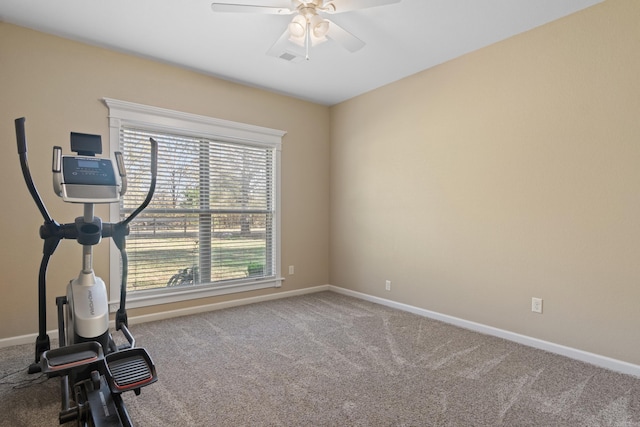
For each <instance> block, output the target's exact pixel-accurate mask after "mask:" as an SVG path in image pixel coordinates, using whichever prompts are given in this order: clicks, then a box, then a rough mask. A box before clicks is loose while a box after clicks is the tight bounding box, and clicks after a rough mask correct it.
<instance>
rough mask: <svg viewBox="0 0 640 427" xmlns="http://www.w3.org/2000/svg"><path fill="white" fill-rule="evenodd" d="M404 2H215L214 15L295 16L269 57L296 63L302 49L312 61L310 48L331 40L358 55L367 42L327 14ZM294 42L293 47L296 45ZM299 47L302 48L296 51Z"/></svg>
mask: <svg viewBox="0 0 640 427" xmlns="http://www.w3.org/2000/svg"><path fill="white" fill-rule="evenodd" d="M400 1H401V0H283V1H282V6H271V5H269V6H266V5H265V6H262V5H253V4H237V3H234V4H231V3H217V2H214V3H211V9H212V10H213V11H214V12H231V13H260V14H272V15H295V16H294V17H293V19H292V20H291V22H290V23H289V25H288V27H287V29H286V30H285V32H284V33H283V34H282V36H280V38H279V39H278V40H277V41H276V42H275V43H274V45H273V46H272V47H271V48H270V49H269V51H268V52H267V54H268V55H272V56H277V57H280V58H282V59H285V60H288V61H292V62H295V59H300V58H301V57H302V56H301V55H300V54H299V48H303V49H304V50H305V52H304V57H305V59H307V60H308V59H309V48H310V46H315V45H317V44H319V43H323V42H325V41H327V39H331V40H333V41H335V42H337V43H338V44H340V45H341V46H343V47H344V48H345V49H347V50H348V51H350V52H356V51H358V50H360V49H362V47H363V46H364V45H365V42H363V41H362V40H360V39H359V38H358V37H356V36H354V35H353V34H351V33H350V32H348V31H347V30H345V29H344V28H342V27H340V26H338V25H337V24H336V23H335V22H333V21H330V20H329V19H327V18H325V17H324V16H323V15H324V14H334V13H341V12H348V11H352V10H358V9H367V8H371V7H377V6H385V5H388V4H393V3H399V2H400ZM292 43H293V45H292ZM296 46H297V47H298V48H296Z"/></svg>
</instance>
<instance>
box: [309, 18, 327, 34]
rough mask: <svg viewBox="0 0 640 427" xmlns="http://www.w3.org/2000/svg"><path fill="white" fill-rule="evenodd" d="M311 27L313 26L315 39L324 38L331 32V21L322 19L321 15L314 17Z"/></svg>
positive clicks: (311, 20)
mask: <svg viewBox="0 0 640 427" xmlns="http://www.w3.org/2000/svg"><path fill="white" fill-rule="evenodd" d="M309 25H311V32H312V33H313V35H314V36H315V37H318V38H321V37H324V36H325V35H326V34H327V33H328V32H329V21H328V20H326V19H322V17H321V16H319V15H314V16H313V17H312V18H311V19H310V20H309Z"/></svg>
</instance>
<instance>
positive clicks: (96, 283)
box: [67, 271, 109, 344]
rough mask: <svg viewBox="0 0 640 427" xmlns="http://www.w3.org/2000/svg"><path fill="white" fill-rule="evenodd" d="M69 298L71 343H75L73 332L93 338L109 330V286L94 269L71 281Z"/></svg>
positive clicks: (68, 291) (68, 289)
mask: <svg viewBox="0 0 640 427" xmlns="http://www.w3.org/2000/svg"><path fill="white" fill-rule="evenodd" d="M67 300H68V302H69V315H70V316H69V318H68V322H69V324H68V325H67V326H68V328H69V329H68V331H67V332H68V336H67V339H68V340H69V343H70V344H74V342H73V341H74V336H73V335H74V334H73V332H75V333H76V334H77V335H79V336H80V337H82V338H89V339H91V338H96V337H99V336H100V335H102V334H104V333H105V332H107V331H108V330H109V304H108V297H107V287H106V285H105V283H104V281H103V280H102V279H101V278H100V277H97V276H96V275H95V274H94V272H93V271H91V272H89V273H87V272H84V271H81V272H80V274H79V275H78V277H77V278H75V279H73V280H72V281H70V282H69V285H68V286H67ZM74 316H75V318H74Z"/></svg>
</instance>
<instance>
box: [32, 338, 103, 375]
mask: <svg viewBox="0 0 640 427" xmlns="http://www.w3.org/2000/svg"><path fill="white" fill-rule="evenodd" d="M102 359H104V352H103V351H102V346H101V345H100V344H99V343H97V342H94V341H91V342H84V343H80V344H73V345H68V346H65V347H59V348H56V349H53V350H47V351H45V352H44V353H42V356H41V358H40V366H41V367H42V372H44V373H45V374H47V375H48V376H50V377H54V376H59V375H66V374H67V373H68V372H69V371H70V370H71V369H74V368H77V367H80V366H84V365H90V364H92V363H95V362H99V361H101V360H102Z"/></svg>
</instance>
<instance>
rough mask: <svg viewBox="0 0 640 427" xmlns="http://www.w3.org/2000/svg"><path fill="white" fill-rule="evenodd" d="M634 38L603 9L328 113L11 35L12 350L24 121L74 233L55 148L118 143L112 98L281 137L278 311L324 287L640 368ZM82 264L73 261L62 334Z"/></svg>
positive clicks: (20, 263) (23, 33)
mask: <svg viewBox="0 0 640 427" xmlns="http://www.w3.org/2000/svg"><path fill="white" fill-rule="evenodd" d="M638 22H640V3H638V2H637V1H636V0H609V1H606V2H604V3H602V4H600V5H597V6H595V7H592V8H590V9H587V10H585V11H583V12H580V13H577V14H575V15H572V16H569V17H567V18H565V19H562V20H559V21H556V22H554V23H551V24H548V25H545V26H543V27H540V28H537V29H535V30H532V31H530V32H527V33H525V34H522V35H519V36H516V37H513V38H511V39H509V40H506V41H504V42H501V43H498V44H496V45H493V46H490V47H488V48H485V49H482V50H480V51H478V52H474V53H471V54H469V55H466V56H464V57H462V58H459V59H457V60H454V61H451V62H449V63H446V64H444V65H442V66H438V67H435V68H433V69H431V70H427V71H425V72H423V73H420V74H417V75H415V76H412V77H410V78H407V79H404V80H402V81H400V82H397V83H395V84H392V85H389V86H386V87H384V88H381V89H379V90H376V91H373V92H371V93H368V94H365V95H363V96H360V97H358V98H355V99H353V100H350V101H347V102H345V103H342V104H340V105H338V106H335V107H333V108H331V109H329V108H326V107H322V106H318V105H314V104H311V103H307V102H303V101H298V100H294V99H291V98H287V97H284V96H279V95H274V94H270V93H267V92H264V91H261V90H258V89H252V88H247V87H243V86H239V85H236V84H232V83H227V82H223V81H221V80H217V79H214V78H211V77H207V76H204V75H201V74H197V73H193V72H189V71H185V70H182V69H179V68H176V67H172V66H169V65H164V64H159V63H156V62H152V61H147V60H144V59H138V58H134V57H131V56H127V55H123V54H119V53H114V52H111V51H108V50H104V49H99V48H95V47H90V46H86V45H83V44H80V43H74V42H70V41H67V40H63V39H60V38H56V37H52V36H47V35H44V34H41V33H37V32H34V31H30V30H27V29H23V28H19V27H15V26H12V25H9V24H3V23H0V94H1V98H0V140H1V141H4V142H3V144H4V145H3V147H4V153H5V154H4V155H3V156H0V165H1V167H0V179H2V182H3V183H4V184H5V185H2V186H0V197H1V199H2V200H3V206H2V209H1V210H0V227H1V228H0V232H1V233H2V234H1V236H2V242H1V243H0V250H1V251H2V252H1V255H2V256H1V257H0V271H2V273H1V274H2V276H1V278H2V279H1V280H2V282H1V283H0V289H1V292H2V293H1V295H2V296H1V298H0V313H2V314H1V315H0V316H1V319H2V321H1V322H0V339H2V338H6V337H12V336H16V335H21V334H30V333H34V332H35V331H36V326H37V316H36V278H37V266H38V263H39V260H40V253H41V241H40V240H39V239H38V238H37V227H38V226H39V224H40V223H41V219H40V217H39V216H38V213H37V211H36V208H35V206H34V205H33V203H32V201H31V200H30V198H29V196H28V194H27V191H26V189H25V187H24V184H23V183H22V181H21V177H20V171H19V166H18V159H17V155H16V152H15V136H14V129H13V120H14V119H15V118H17V117H20V116H26V117H27V136H28V139H29V142H30V163H31V166H32V168H33V171H34V176H35V179H36V181H37V183H38V185H39V187H40V189H41V192H42V193H43V196H44V197H45V200H46V202H47V204H48V205H49V206H50V210H51V211H52V213H53V214H54V216H55V217H56V218H58V219H59V220H61V221H64V222H67V221H68V220H69V219H70V218H73V217H75V216H77V215H78V212H77V207H74V206H72V205H66V204H64V203H62V202H61V200H59V199H57V198H56V197H55V196H54V195H53V193H52V191H51V184H50V182H51V177H50V172H49V167H50V156H51V146H52V145H63V146H67V144H68V132H69V131H70V130H74V131H81V132H91V133H101V134H102V135H105V136H106V135H107V119H106V114H107V110H106V107H105V106H104V105H103V104H102V103H101V102H100V101H99V100H100V99H101V98H102V97H111V98H117V99H123V100H128V101H133V102H138V103H143V104H149V105H155V106H159V107H165V108H171V109H176V110H182V111H187V112H192V113H196V114H203V115H208V116H212V117H219V118H222V119H227V120H234V121H239V122H245V123H251V124H256V125H260V126H266V127H271V128H277V129H282V130H286V131H287V132H288V133H287V135H286V137H285V139H284V144H283V262H282V264H283V271H284V272H286V266H287V265H291V264H294V265H295V266H296V274H295V275H294V276H288V277H287V280H286V282H285V285H284V287H283V288H282V290H283V291H286V290H290V289H299V288H302V287H305V286H313V285H320V284H325V283H332V284H334V285H337V286H343V287H346V288H349V289H353V290H357V291H361V292H365V293H368V294H372V295H377V296H381V297H384V298H389V299H392V300H395V301H399V302H403V303H408V304H411V305H414V306H417V307H422V308H426V309H430V310H434V311H437V312H440V313H444V314H448V315H452V316H457V317H460V318H463V319H467V320H470V321H475V322H480V323H482V324H486V325H490V326H494V327H498V328H502V329H505V330H508V331H512V332H515V333H521V334H524V335H528V336H531V337H536V338H540V339H543V340H547V341H551V342H554V343H558V344H563V345H567V346H570V347H574V348H577V349H582V350H585V351H589V352H594V353H597V354H602V355H605V356H609V357H613V358H616V359H620V360H624V361H628V362H631V363H636V364H640V353H638V351H637V349H638V348H640V335H639V334H638V332H637V331H638V325H640V310H639V309H638V306H639V303H640V283H639V280H638V279H639V278H640V262H638V260H639V259H640V192H639V191H638V186H639V184H640V168H639V167H638V165H639V164H640V120H639V119H638V117H640V114H639V113H640V79H639V78H638V76H640V57H639V56H638V52H639V51H640V28H639V26H638V25H637V23H638ZM107 141H108V139H105V142H107ZM99 214H100V215H101V216H103V217H106V213H99ZM329 255H330V256H329ZM107 256H108V254H107V250H106V243H103V244H101V245H100V248H99V249H98V251H97V255H96V258H97V260H98V265H97V270H98V273H99V274H100V275H101V276H103V277H107V276H108V273H107ZM78 264H79V247H78V246H77V245H75V244H74V243H72V242H63V243H62V245H61V247H60V249H59V250H58V252H57V253H56V255H55V256H54V259H53V261H52V266H51V270H50V275H49V278H50V287H49V303H48V306H49V312H50V313H49V314H50V316H49V318H50V322H49V327H50V328H53V327H55V325H54V315H53V309H52V308H53V299H54V296H55V295H58V294H60V293H62V292H63V288H64V286H65V283H66V281H67V280H68V279H69V278H70V277H73V276H74V275H75V274H76V273H77V269H78ZM386 279H390V280H392V282H393V284H392V291H391V292H386V291H384V281H385V280H386ZM267 292H272V291H262V292H258V293H251V294H241V295H240V296H241V297H244V296H250V295H256V294H262V293H267ZM534 296H535V297H541V298H544V314H542V315H537V314H533V313H531V311H530V302H531V297H534ZM237 297H238V296H237V295H236V296H229V297H225V298H218V299H215V298H211V299H206V300H197V301H193V302H189V303H184V304H174V305H168V306H159V307H156V308H149V309H145V310H138V311H136V312H135V313H132V314H133V315H135V314H136V313H138V314H141V313H149V312H154V311H159V310H169V309H176V308H181V307H185V306H189V305H194V304H206V303H210V302H215V301H221V300H228V299H232V298H237Z"/></svg>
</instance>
